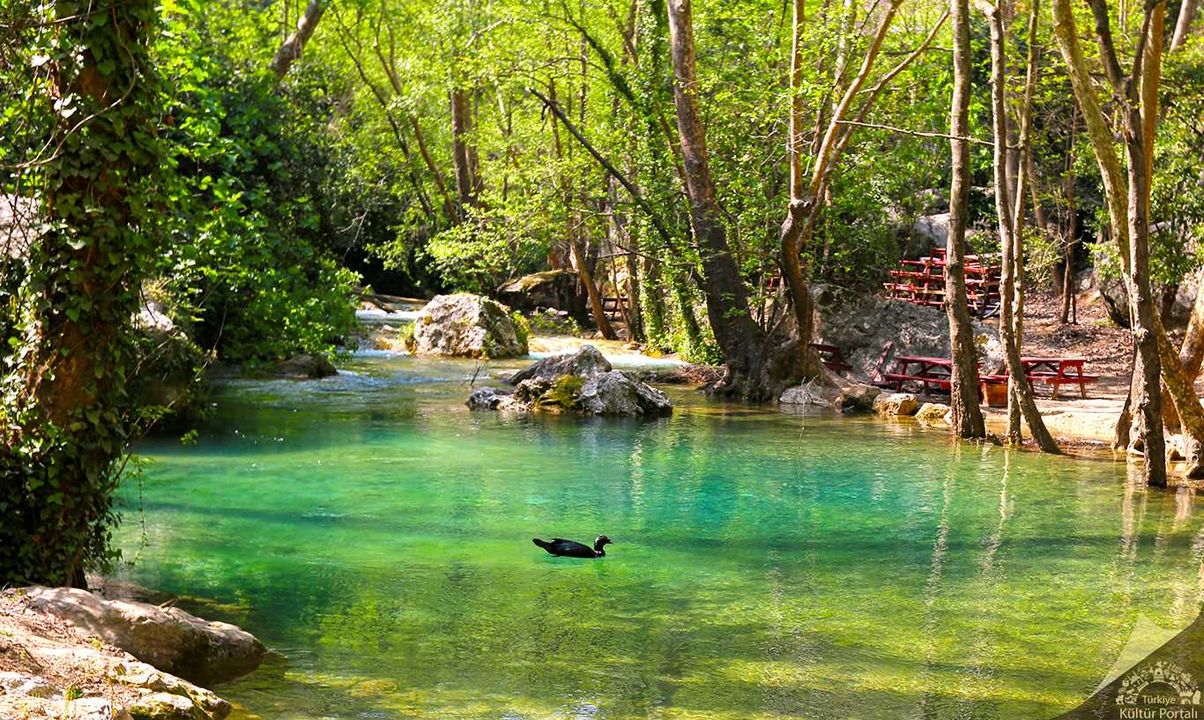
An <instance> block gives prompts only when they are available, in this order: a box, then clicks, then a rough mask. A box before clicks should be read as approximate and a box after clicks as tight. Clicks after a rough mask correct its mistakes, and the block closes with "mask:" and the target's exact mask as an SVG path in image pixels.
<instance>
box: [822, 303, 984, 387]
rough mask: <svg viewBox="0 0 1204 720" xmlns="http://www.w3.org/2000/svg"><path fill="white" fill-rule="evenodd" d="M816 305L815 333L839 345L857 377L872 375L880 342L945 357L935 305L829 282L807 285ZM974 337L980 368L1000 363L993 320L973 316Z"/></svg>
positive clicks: (945, 324)
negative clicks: (857, 289)
mask: <svg viewBox="0 0 1204 720" xmlns="http://www.w3.org/2000/svg"><path fill="white" fill-rule="evenodd" d="M812 296H813V297H814V298H815V305H816V320H817V323H816V339H817V340H819V341H821V342H824V343H827V344H829V345H835V346H836V347H839V348H840V349H841V350H843V351H844V356H845V359H846V360H847V362H848V363H849V364H850V365H852V366H853V370H852V371H851V372H850V373H849V375H850V376H851V377H853V378H854V379H858V380H870V379H873V375H874V371H875V369H876V368H877V366H878V362H879V360H880V359H881V357H882V350H883V348H884V347H885V346H886V344H887V343H888V342H889V343H892V344H893V346H894V350H893V354H892V356H893V355H927V356H933V357H949V355H950V344H949V319H948V318H947V317H946V315H945V312H944V310H942V309H941V308H937V307H925V306H922V305H913V304H911V303H909V302H904V301H902V300H888V299H886V298H883V297H879V296H877V295H867V294H861V293H855V292H853V291H851V290H847V289H843V288H838V287H836V286H834V285H817V286H815V287H814V288H813V290H812ZM974 343H975V345H976V346H977V348H978V352H979V359H980V360H981V362H982V366H983V368H985V369H986V370H988V371H990V372H993V371H995V370H996V369H998V368H999V367H1002V365H1003V345H1002V343H1000V341H999V328H998V327H997V326H996V323H995V322H994V321H985V322H984V321H978V320H975V321H974Z"/></svg>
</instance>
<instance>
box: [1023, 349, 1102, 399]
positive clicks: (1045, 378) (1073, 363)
mask: <svg viewBox="0 0 1204 720" xmlns="http://www.w3.org/2000/svg"><path fill="white" fill-rule="evenodd" d="M1086 362H1087V360H1086V359H1085V358H1075V357H1021V358H1020V365H1021V366H1023V367H1024V375H1025V377H1027V378H1028V379H1029V380H1030V381H1037V382H1043V383H1046V384H1048V385H1051V386H1053V399H1054V400H1057V399H1058V390H1059V388H1061V386H1063V385H1078V386H1079V397H1082V398H1085V397H1087V384H1088V383H1093V382H1095V381H1096V380H1099V376H1098V375H1087V374H1085V373H1084V372H1083V365H1084V364H1085V363H1086Z"/></svg>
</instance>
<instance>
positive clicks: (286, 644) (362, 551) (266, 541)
mask: <svg viewBox="0 0 1204 720" xmlns="http://www.w3.org/2000/svg"><path fill="white" fill-rule="evenodd" d="M344 369H345V370H346V371H347V372H345V373H344V374H342V375H340V376H338V377H335V378H329V379H326V380H322V381H314V382H289V381H234V382H231V383H229V384H226V385H224V386H223V387H222V388H220V389H219V391H218V393H217V395H216V397H215V408H214V413H213V416H212V418H211V419H209V420H208V421H206V422H205V423H204V424H203V425H202V426H201V428H200V432H199V437H198V439H197V441H196V442H195V443H193V444H182V443H181V442H179V441H178V440H174V439H169V438H164V439H159V440H153V441H148V442H146V443H144V445H143V446H142V447H141V448H140V452H141V453H142V454H143V455H144V456H145V457H148V458H149V459H150V460H151V462H150V463H149V465H148V466H147V467H146V468H145V470H144V476H143V478H142V480H141V481H140V482H130V483H127V486H126V487H125V488H124V490H123V496H122V499H123V510H124V516H125V522H124V524H123V526H122V528H121V529H120V530H119V531H118V534H117V540H118V542H119V545H120V546H121V547H122V548H123V551H124V556H125V559H126V560H127V561H132V564H130V565H127V566H126V567H124V569H123V570H122V574H123V576H125V577H126V578H128V579H131V580H134V581H136V582H138V583H141V584H143V585H146V586H148V587H152V588H155V589H157V590H162V591H166V592H170V593H174V594H178V595H181V596H184V597H185V600H184V601H183V602H182V605H183V606H184V607H187V608H189V609H194V610H196V611H198V612H200V613H202V614H204V615H206V616H208V617H211V618H216V619H224V620H229V621H232V622H236V623H238V624H240V625H242V626H243V627H245V628H246V629H248V630H250V631H251V632H253V633H255V634H256V635H257V636H258V637H260V638H261V639H262V640H263V641H264V643H265V644H266V645H267V646H268V647H269V648H270V649H271V651H272V654H271V656H270V657H269V659H268V660H267V661H266V662H265V663H264V665H263V666H262V667H261V668H260V669H259V670H257V671H256V672H255V673H253V674H251V675H250V676H248V677H246V678H244V679H241V680H238V681H236V682H233V683H228V684H226V685H223V686H219V687H218V688H216V690H217V691H218V693H219V694H220V695H222V696H223V697H226V698H228V699H230V700H231V701H233V702H235V703H237V705H238V708H237V710H236V712H235V715H234V717H236V718H253V717H262V718H424V719H425V718H431V719H434V718H440V719H442V718H447V719H453V720H454V719H461V718H464V719H467V718H473V719H476V718H481V719H485V718H489V719H496V720H520V719H536V718H611V719H614V720H622V719H628V718H657V719H665V720H668V719H682V720H685V719H691V720H693V719H698V720H703V719H707V720H720V719H724V720H727V719H731V720H737V719H739V720H757V719H763V718H784V717H792V718H793V717H798V718H984V719H985V718H1041V717H1052V716H1053V715H1055V714H1057V713H1059V712H1062V711H1065V710H1067V709H1070V708H1071V707H1073V706H1074V705H1076V704H1077V703H1078V702H1080V701H1081V700H1083V699H1084V698H1085V697H1086V696H1088V695H1090V694H1091V693H1092V692H1093V690H1094V689H1095V688H1096V687H1097V686H1098V685H1099V684H1100V682H1101V681H1102V680H1103V679H1104V678H1105V676H1106V674H1107V673H1108V672H1109V668H1111V667H1112V666H1113V664H1114V663H1115V662H1116V660H1117V657H1118V655H1119V654H1120V653H1121V650H1122V648H1123V647H1124V646H1125V645H1126V643H1127V642H1128V641H1129V639H1130V636H1131V635H1132V634H1133V631H1134V628H1135V626H1137V624H1138V622H1139V620H1140V619H1142V618H1144V619H1145V620H1148V621H1150V622H1152V623H1154V624H1156V625H1158V626H1161V627H1163V628H1169V629H1175V628H1181V627H1183V626H1186V625H1187V624H1189V623H1190V622H1191V620H1192V619H1194V618H1195V616H1196V615H1197V613H1198V611H1199V607H1200V602H1201V600H1202V599H1204V565H1202V559H1204V503H1202V502H1201V501H1200V500H1199V499H1197V498H1196V497H1195V495H1194V494H1192V493H1190V492H1189V491H1186V490H1183V491H1178V492H1174V491H1171V492H1158V491H1146V490H1144V489H1142V488H1140V487H1137V486H1136V485H1134V484H1133V483H1132V482H1131V481H1130V480H1129V479H1128V477H1127V475H1128V474H1127V473H1126V468H1125V464H1124V463H1123V462H1122V461H1117V460H1114V459H1113V458H1112V457H1111V456H1107V457H1087V458H1084V457H1079V458H1048V457H1042V456H1039V455H1037V454H1035V453H1029V452H1016V451H1009V450H1005V449H1001V448H998V447H992V446H987V447H981V448H980V447H977V446H973V445H966V444H962V443H958V442H955V441H953V440H952V439H951V438H950V437H949V436H948V435H947V434H946V433H944V432H941V431H935V430H925V429H922V428H920V427H919V426H917V425H916V424H915V423H914V422H912V421H910V420H908V421H902V422H893V423H892V422H884V421H880V420H875V419H868V418H866V419H852V418H841V417H836V416H827V415H822V414H819V415H815V414H813V415H803V414H791V413H789V412H783V411H781V410H779V409H776V408H749V407H744V406H740V405H730V404H727V405H725V404H720V403H716V402H713V401H710V400H707V399H705V398H702V397H699V396H698V395H696V394H694V393H692V392H689V391H686V390H683V389H677V390H670V392H671V394H672V396H673V398H674V401H675V402H676V403H677V405H678V411H677V412H676V413H675V414H674V415H673V417H671V418H668V419H664V420H656V421H631V420H601V419H580V418H572V417H532V418H508V417H502V416H499V415H497V414H490V413H473V412H469V411H468V410H467V409H466V408H465V407H464V405H463V400H464V398H465V396H466V395H467V393H468V384H467V383H468V380H467V378H468V377H469V376H471V375H472V374H473V373H474V371H475V369H476V368H475V366H474V365H473V364H472V363H457V362H429V361H421V360H416V359H412V358H408V357H398V358H361V359H357V360H355V361H352V362H351V363H349V364H348V365H347V366H346V367H345V368H344ZM600 533H606V534H608V535H609V536H610V537H611V538H613V539H614V541H615V544H614V545H612V546H610V547H609V548H608V554H607V557H605V558H603V559H600V560H595V561H582V560H571V559H562V558H553V557H550V556H548V555H546V554H545V553H544V552H543V551H541V550H540V549H538V548H536V547H535V546H534V545H532V543H531V538H532V537H535V536H540V537H545V538H548V537H554V536H558V537H567V538H575V539H579V540H586V541H588V540H591V539H592V538H593V537H594V536H595V535H597V534H600ZM1143 622H1144V621H1143Z"/></svg>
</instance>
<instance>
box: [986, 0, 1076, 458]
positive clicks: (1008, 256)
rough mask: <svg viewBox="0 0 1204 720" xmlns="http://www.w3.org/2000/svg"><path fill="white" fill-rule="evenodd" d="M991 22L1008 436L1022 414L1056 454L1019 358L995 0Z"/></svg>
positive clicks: (1015, 216)
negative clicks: (1007, 387) (1006, 373)
mask: <svg viewBox="0 0 1204 720" xmlns="http://www.w3.org/2000/svg"><path fill="white" fill-rule="evenodd" d="M987 16H988V18H989V20H990V26H991V116H992V120H993V122H992V127H993V131H994V132H993V135H994V139H995V153H994V168H995V212H996V215H998V218H999V224H998V227H999V240H1000V245H1001V247H1002V256H1003V257H1002V265H1003V277H1002V282H1001V288H1000V312H999V335H1000V337H1001V338H1002V339H1003V347H1004V359H1005V360H1006V362H1007V368H1008V376H1009V379H1008V384H1009V387H1010V392H1009V393H1008V408H1009V413H1008V431H1007V434H1008V437H1009V439H1011V440H1012V441H1013V442H1019V440H1020V422H1019V416H1020V415H1023V416H1024V421H1025V422H1026V423H1028V428H1029V432H1030V433H1032V436H1033V439H1034V440H1035V441H1036V442H1037V446H1038V447H1040V448H1041V449H1042V450H1043V451H1045V452H1049V453H1057V452H1059V450H1058V444H1057V443H1056V442H1054V439H1053V436H1052V435H1050V434H1049V430H1048V429H1046V427H1045V421H1044V420H1043V419H1042V418H1041V412H1040V411H1039V410H1038V409H1037V403H1036V401H1035V400H1034V399H1033V389H1032V386H1031V385H1030V384H1029V380H1028V377H1027V376H1026V375H1025V373H1024V365H1023V364H1022V363H1021V362H1020V333H1021V330H1022V327H1023V326H1022V325H1021V323H1020V322H1019V319H1018V317H1017V315H1019V314H1020V313H1021V312H1023V305H1022V302H1021V298H1022V295H1021V294H1020V291H1019V289H1018V288H1017V285H1019V284H1020V283H1021V282H1022V281H1023V278H1021V277H1018V275H1019V272H1018V268H1019V267H1020V266H1021V264H1022V258H1021V255H1020V247H1019V240H1018V235H1019V222H1020V218H1021V211H1020V209H1021V208H1022V207H1023V203H1024V173H1023V172H1017V173H1016V174H1015V182H1016V191H1015V197H1016V204H1015V205H1013V204H1012V202H1011V197H1012V196H1011V194H1010V193H1009V184H1008V177H1007V162H1008V153H1007V144H1008V143H1007V139H1008V129H1007V97H1006V94H1007V54H1006V39H1005V38H1006V35H1005V30H1004V26H1003V13H1002V12H1001V10H1000V6H999V3H996V4H995V5H994V6H992V7H991V8H990V9H989V10H988V11H987ZM1035 19H1036V3H1035V2H1034V7H1033V14H1032V15H1031V16H1030V29H1029V38H1030V42H1031V41H1032V39H1033V38H1034V37H1035V34H1036V33H1035V30H1036V27H1035V24H1034V23H1035ZM1032 52H1033V48H1031V47H1030V57H1029V81H1028V82H1027V83H1026V85H1027V90H1026V98H1025V102H1024V103H1023V104H1022V107H1021V125H1022V127H1021V130H1020V145H1021V151H1022V152H1023V149H1024V144H1025V143H1026V142H1027V141H1028V134H1029V117H1028V115H1029V113H1028V103H1029V102H1031V92H1032V78H1033V72H1034V70H1033V59H1032Z"/></svg>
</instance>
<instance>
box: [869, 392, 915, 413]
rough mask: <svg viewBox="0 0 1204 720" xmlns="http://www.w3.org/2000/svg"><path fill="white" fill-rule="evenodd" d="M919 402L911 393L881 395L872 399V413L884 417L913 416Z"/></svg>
mask: <svg viewBox="0 0 1204 720" xmlns="http://www.w3.org/2000/svg"><path fill="white" fill-rule="evenodd" d="M919 409H920V401H919V399H918V398H916V396H915V395H912V394H911V393H883V394H882V395H879V396H878V397H876V398H874V412H876V413H878V414H879V415H882V416H884V417H893V416H899V415H914V414H915V413H916V411H917V410H919Z"/></svg>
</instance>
